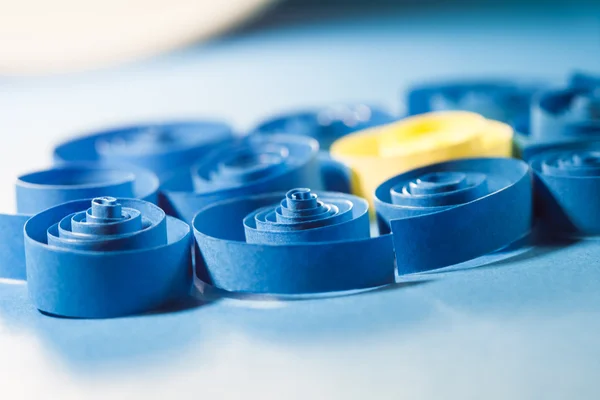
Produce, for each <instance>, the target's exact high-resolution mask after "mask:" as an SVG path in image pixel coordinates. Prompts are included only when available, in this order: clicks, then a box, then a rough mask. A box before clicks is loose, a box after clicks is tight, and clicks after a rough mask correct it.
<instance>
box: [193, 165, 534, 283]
mask: <svg viewBox="0 0 600 400" xmlns="http://www.w3.org/2000/svg"><path fill="white" fill-rule="evenodd" d="M376 196H377V198H376V201H375V206H376V211H377V213H378V217H379V219H380V227H381V235H379V236H375V237H370V236H369V217H368V203H367V202H366V200H364V199H362V198H359V197H356V196H352V195H347V194H342V193H331V192H322V193H319V192H313V191H311V190H309V189H306V188H299V189H293V190H291V191H288V192H287V193H282V194H268V195H262V196H254V197H243V198H237V199H233V200H228V201H222V202H218V203H215V204H213V205H211V206H209V207H206V208H204V209H203V210H200V211H199V212H198V213H197V215H196V216H195V218H194V221H193V228H194V234H195V237H196V243H197V248H196V250H197V258H196V268H197V271H196V272H197V275H198V277H199V278H200V279H201V280H203V281H205V282H207V283H209V284H212V285H214V286H217V287H219V288H222V289H225V290H228V291H241V292H255V293H286V294H290V293H315V292H327V291H336V290H349V289H359V288H367V287H374V286H378V285H384V284H388V283H392V282H393V281H394V269H395V264H394V263H396V264H397V269H398V273H399V274H407V273H413V272H421V271H427V270H431V269H436V268H441V267H446V266H451V265H455V264H458V263H461V262H464V261H468V260H471V259H474V258H477V257H479V256H483V255H485V254H487V253H491V252H494V251H496V250H499V249H501V248H503V247H506V246H508V245H509V244H511V243H513V242H515V241H517V240H518V239H520V238H521V237H523V236H525V235H527V234H528V233H529V231H530V229H531V212H532V211H531V209H532V204H531V196H532V195H531V184H530V170H529V167H528V165H527V164H526V163H524V162H523V161H519V160H514V159H471V160H461V161H451V162H446V163H441V164H434V165H431V166H428V167H425V168H419V169H417V170H413V171H410V172H407V173H405V174H402V175H399V176H397V177H395V178H392V179H390V180H389V181H387V182H385V183H383V184H382V185H381V186H380V187H379V188H378V189H377V192H376ZM390 232H391V233H390ZM394 254H395V258H394Z"/></svg>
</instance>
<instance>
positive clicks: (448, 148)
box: [331, 111, 513, 200]
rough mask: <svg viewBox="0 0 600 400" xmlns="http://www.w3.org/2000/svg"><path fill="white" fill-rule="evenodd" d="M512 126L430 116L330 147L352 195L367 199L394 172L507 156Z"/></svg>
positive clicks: (471, 117)
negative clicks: (347, 171) (345, 169)
mask: <svg viewBox="0 0 600 400" xmlns="http://www.w3.org/2000/svg"><path fill="white" fill-rule="evenodd" d="M512 136H513V130H512V128H511V127H510V126H509V125H507V124H504V123H502V122H498V121H492V120H489V119H486V118H484V117H482V116H481V115H479V114H475V113H471V112H466V111H445V112H434V113H426V114H421V115H417V116H414V117H409V118H405V119H403V120H400V121H398V122H394V123H392V124H388V125H383V126H381V127H376V128H371V129H367V130H364V131H360V132H356V133H353V134H350V135H348V136H345V137H343V138H341V139H340V140H338V141H337V142H335V143H334V144H333V146H332V148H331V154H332V156H333V158H334V159H336V160H339V161H341V162H343V163H345V164H346V165H348V166H350V167H351V168H352V171H353V181H352V187H353V192H354V193H355V194H358V195H360V196H363V197H365V198H367V199H369V200H371V199H372V197H373V193H374V192H375V189H376V188H377V186H378V185H379V184H381V183H382V182H383V181H385V180H386V179H388V178H390V177H392V176H394V175H397V174H399V173H402V172H405V171H408V170H411V169H413V168H417V167H421V166H423V165H428V164H432V163H436V162H441V161H446V160H451V159H456V158H468V157H502V156H510V154H511V152H512Z"/></svg>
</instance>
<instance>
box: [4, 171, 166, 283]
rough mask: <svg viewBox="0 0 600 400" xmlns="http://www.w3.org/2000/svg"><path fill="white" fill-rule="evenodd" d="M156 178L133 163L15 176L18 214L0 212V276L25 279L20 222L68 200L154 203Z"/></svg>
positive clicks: (21, 225) (156, 188)
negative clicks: (106, 198)
mask: <svg viewBox="0 0 600 400" xmlns="http://www.w3.org/2000/svg"><path fill="white" fill-rule="evenodd" d="M157 191H158V178H157V177H156V175H155V174H154V173H152V172H150V171H147V170H145V169H143V168H138V167H134V166H126V167H118V168H117V167H116V166H114V167H109V166H106V165H99V164H95V163H83V164H68V165H64V166H59V167H55V168H52V169H48V170H44V171H37V172H33V173H30V174H26V175H23V176H21V177H19V178H18V179H17V182H16V194H17V215H10V214H0V242H1V243H2V244H3V245H2V246H1V247H0V260H1V261H0V277H4V278H12V279H25V252H24V250H23V225H24V224H25V222H26V221H27V219H29V217H30V216H31V215H33V214H36V213H38V212H40V211H42V210H45V209H47V208H50V207H53V206H56V205H58V204H61V203H65V202H67V201H72V200H77V199H83V198H91V197H94V196H108V195H113V196H123V197H132V198H140V199H143V200H146V201H149V202H152V203H156V202H157Z"/></svg>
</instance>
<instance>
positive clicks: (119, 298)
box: [25, 196, 191, 318]
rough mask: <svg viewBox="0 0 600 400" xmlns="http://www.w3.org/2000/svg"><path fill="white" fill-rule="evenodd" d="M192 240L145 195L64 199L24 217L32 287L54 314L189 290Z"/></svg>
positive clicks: (133, 307) (97, 313)
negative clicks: (58, 203) (31, 215)
mask: <svg viewBox="0 0 600 400" xmlns="http://www.w3.org/2000/svg"><path fill="white" fill-rule="evenodd" d="M190 245H191V233H190V228H189V226H188V225H187V224H185V223H184V222H182V221H180V220H177V219H175V218H171V217H167V216H166V215H165V213H164V211H163V210H161V209H160V208H159V207H157V206H156V205H154V204H152V203H149V202H146V201H143V200H136V199H121V198H119V199H117V198H114V197H108V196H105V197H99V198H94V199H93V200H91V201H90V200H77V201H73V202H68V203H63V204H61V205H58V206H56V207H53V208H50V209H48V210H45V211H42V212H40V213H38V214H36V215H34V216H33V217H32V218H31V219H29V221H27V223H26V224H25V253H26V260H27V281H28V282H27V283H28V287H29V293H30V296H31V298H32V300H33V302H34V303H35V305H36V307H37V308H38V309H39V310H42V311H44V312H47V313H49V314H54V315H62V316H70V317H85V318H99V317H114V316H120V315H127V314H134V313H140V312H144V311H149V310H152V309H154V308H156V307H158V306H160V305H162V304H165V303H167V302H169V301H173V300H176V299H179V298H181V297H182V296H185V295H187V294H188V292H189V289H190V284H191V258H190V247H189V246H190Z"/></svg>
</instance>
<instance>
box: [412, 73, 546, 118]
mask: <svg viewBox="0 0 600 400" xmlns="http://www.w3.org/2000/svg"><path fill="white" fill-rule="evenodd" d="M541 87H542V86H541V85H535V84H523V83H519V82H514V81H511V80H502V79H490V80H481V81H455V82H437V83H430V84H424V85H419V86H415V87H413V88H411V89H409V91H408V96H407V103H408V104H407V108H408V115H417V114H422V113H426V112H431V111H449V110H464V111H472V112H475V113H478V114H481V115H483V116H484V117H486V118H490V119H494V120H498V121H503V122H507V123H510V124H519V125H520V124H521V123H526V124H527V125H528V124H529V113H530V104H531V98H532V97H533V95H534V93H536V92H537V91H538V90H539V89H540V88H541Z"/></svg>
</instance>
